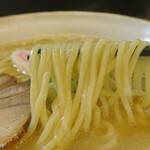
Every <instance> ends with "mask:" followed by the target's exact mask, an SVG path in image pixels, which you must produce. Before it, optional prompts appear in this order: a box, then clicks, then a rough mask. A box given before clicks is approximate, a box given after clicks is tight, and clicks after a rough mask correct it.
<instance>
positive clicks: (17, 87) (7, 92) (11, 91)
mask: <svg viewBox="0 0 150 150" xmlns="http://www.w3.org/2000/svg"><path fill="white" fill-rule="evenodd" d="M29 87H30V85H29V84H28V83H25V82H22V83H16V84H13V85H10V86H8V87H6V88H2V89H1V90H0V99H1V98H5V97H10V96H13V95H16V94H19V93H21V92H23V91H25V90H27V89H29Z"/></svg>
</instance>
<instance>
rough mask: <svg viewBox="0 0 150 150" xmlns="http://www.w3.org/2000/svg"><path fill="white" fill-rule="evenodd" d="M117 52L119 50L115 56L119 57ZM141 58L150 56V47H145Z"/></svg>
mask: <svg viewBox="0 0 150 150" xmlns="http://www.w3.org/2000/svg"><path fill="white" fill-rule="evenodd" d="M117 52H118V50H117V51H116V54H115V56H117ZM140 56H150V46H147V47H145V48H144V49H143V50H142V52H141V54H140Z"/></svg>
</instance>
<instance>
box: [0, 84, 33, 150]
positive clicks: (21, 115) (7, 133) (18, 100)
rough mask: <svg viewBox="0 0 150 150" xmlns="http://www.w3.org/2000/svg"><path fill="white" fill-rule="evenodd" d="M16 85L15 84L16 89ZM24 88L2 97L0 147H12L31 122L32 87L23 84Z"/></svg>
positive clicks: (0, 104) (0, 106)
mask: <svg viewBox="0 0 150 150" xmlns="http://www.w3.org/2000/svg"><path fill="white" fill-rule="evenodd" d="M17 86H18V84H16V87H17ZM16 87H15V85H14V86H13V88H14V90H15V88H16ZM27 87H28V88H27ZM22 88H24V90H21V92H18V93H17V94H15V95H12V94H11V96H9V97H2V98H0V149H5V148H9V149H11V148H10V146H11V145H13V144H14V143H16V142H17V141H19V140H20V138H21V137H22V136H23V135H24V134H25V132H26V131H27V128H28V125H29V123H30V87H29V86H27V85H26V84H22ZM2 90H4V89H2ZM0 92H1V91H0Z"/></svg>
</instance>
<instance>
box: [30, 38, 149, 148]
mask: <svg viewBox="0 0 150 150" xmlns="http://www.w3.org/2000/svg"><path fill="white" fill-rule="evenodd" d="M147 45H149V43H147V42H141V41H140V40H135V41H133V42H127V41H122V42H116V41H112V40H108V39H100V40H99V41H98V42H97V43H95V42H93V41H86V42H83V43H70V44H48V45H38V46H35V47H34V48H33V50H32V52H31V58H30V67H31V81H32V82H31V110H32V119H31V124H30V126H29V129H28V133H27V137H30V136H31V135H32V134H33V133H34V131H35V129H36V127H37V125H38V122H41V123H42V126H43V132H42V133H41V136H40V138H39V140H38V142H37V144H36V147H38V148H39V149H40V148H41V149H42V150H44V149H54V148H57V147H66V146H67V145H68V144H69V143H70V142H71V141H72V140H73V138H74V137H75V136H76V135H77V133H78V132H79V131H85V132H86V131H89V130H90V127H91V125H93V127H94V128H98V127H99V126H100V123H101V122H102V120H103V118H106V117H107V116H109V114H110V112H111V111H112V112H113V113H114V114H115V116H116V119H117V120H118V121H122V120H123V116H122V115H123V114H122V113H121V110H120V109H121V108H120V107H122V106H123V107H124V110H125V112H126V115H127V117H128V119H129V121H131V122H133V123H134V122H135V121H136V118H137V117H134V113H133V106H134V105H133V104H134V103H135V102H134V97H143V98H144V99H143V104H144V105H147V106H148V105H149V99H150V98H149V97H150V91H149V88H148V85H150V69H149V67H148V66H149V65H150V61H149V60H148V59H144V63H145V68H141V62H140V59H138V56H139V54H140V52H141V51H142V49H143V48H144V47H146V46H147ZM39 49H40V50H41V54H40V57H39V54H38V53H37V51H38V50H39ZM116 53H117V55H116ZM142 61H143V60H142ZM139 70H140V71H139ZM141 71H142V72H141ZM110 74H112V78H110ZM143 74H145V78H146V79H145V85H144V88H145V91H143V90H142V86H141V79H142V76H143ZM74 77H75V79H76V80H78V85H77V87H76V92H74V93H73V92H72V90H71V80H72V79H73V78H74ZM50 78H51V79H52V83H53V84H54V85H55V88H56V91H57V95H56V97H55V98H54V99H53V100H52V105H51V109H50V111H51V113H50V114H49V113H48V111H47V107H46V99H47V97H48V87H49V79H50ZM141 104H142V103H138V102H136V104H135V110H136V112H137V113H138V114H139V115H140V116H142V117H144V116H145V114H144V111H143V107H142V105H141ZM138 120H139V119H138V118H137V121H138ZM103 122H104V121H103ZM104 126H106V127H107V128H108V131H109V132H108V133H107V134H106V135H105V136H106V137H110V136H111V135H113V134H114V133H112V132H114V131H113V130H114V129H113V128H112V127H111V125H110V124H109V123H107V122H104ZM104 138H105V137H104ZM115 142H116V140H114V141H110V142H109V144H108V145H110V146H111V145H115ZM108 145H107V146H108ZM107 146H106V145H104V147H107ZM108 147H109V146H108Z"/></svg>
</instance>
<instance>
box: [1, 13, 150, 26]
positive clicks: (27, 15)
mask: <svg viewBox="0 0 150 150" xmlns="http://www.w3.org/2000/svg"><path fill="white" fill-rule="evenodd" d="M46 15H50V16H53V15H86V16H103V17H105V16H106V17H108V16H109V17H113V18H118V19H119V18H120V19H124V20H128V21H135V22H137V23H144V24H149V25H150V21H149V20H146V19H141V18H137V17H132V16H127V15H122V14H115V13H108V12H92V11H45V12H42V11H41V12H33V13H22V14H16V15H8V16H2V17H0V22H1V21H7V20H12V19H17V18H18V19H19V18H28V17H31V16H33V17H34V16H46Z"/></svg>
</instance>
